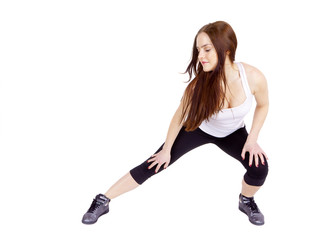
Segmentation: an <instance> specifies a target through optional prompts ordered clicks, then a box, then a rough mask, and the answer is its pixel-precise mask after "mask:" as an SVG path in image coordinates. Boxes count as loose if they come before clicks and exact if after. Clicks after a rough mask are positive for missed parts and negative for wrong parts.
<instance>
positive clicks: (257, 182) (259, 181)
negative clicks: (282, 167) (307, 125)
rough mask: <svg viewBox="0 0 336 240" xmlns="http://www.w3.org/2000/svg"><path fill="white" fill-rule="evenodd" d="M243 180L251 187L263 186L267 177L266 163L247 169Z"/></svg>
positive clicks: (253, 165)
mask: <svg viewBox="0 0 336 240" xmlns="http://www.w3.org/2000/svg"><path fill="white" fill-rule="evenodd" d="M246 170H247V171H246V174H245V176H244V179H245V181H246V183H247V184H249V185H253V186H261V185H263V184H264V182H265V180H266V177H267V175H268V162H267V161H266V160H265V163H264V164H259V165H258V167H257V166H255V164H252V166H251V167H250V166H249V167H247V169H246Z"/></svg>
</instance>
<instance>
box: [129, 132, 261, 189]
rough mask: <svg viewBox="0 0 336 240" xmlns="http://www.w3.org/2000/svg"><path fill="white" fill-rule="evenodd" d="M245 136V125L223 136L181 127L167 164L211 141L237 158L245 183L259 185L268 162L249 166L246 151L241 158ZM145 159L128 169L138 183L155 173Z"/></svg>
mask: <svg viewBox="0 0 336 240" xmlns="http://www.w3.org/2000/svg"><path fill="white" fill-rule="evenodd" d="M247 136H248V133H247V131H246V128H245V127H242V128H240V129H238V130H237V131H235V132H233V133H232V134H230V135H228V136H226V137H224V138H217V137H214V136H211V135H209V134H207V133H205V132H203V131H202V130H201V129H199V128H197V129H196V130H194V131H191V132H187V131H185V127H182V129H181V130H180V132H179V134H178V135H177V137H176V139H175V142H174V144H173V146H172V149H171V152H170V155H171V160H170V163H169V166H170V165H171V164H173V163H174V162H175V161H176V160H177V159H179V158H180V157H181V156H183V155H184V154H185V153H187V152H189V151H190V150H192V149H195V148H197V147H199V146H202V145H204V144H207V143H213V144H216V145H217V146H218V147H219V148H220V149H222V150H223V151H224V152H226V153H227V154H229V155H230V156H232V157H234V158H235V159H237V160H238V161H239V162H240V163H241V164H242V165H243V166H244V167H245V169H246V173H245V175H244V180H245V182H246V183H247V184H249V185H252V186H261V185H263V184H264V182H265V179H266V176H267V173H268V163H267V160H266V159H265V165H262V164H259V166H258V167H256V166H255V164H254V163H253V164H252V166H251V167H250V166H249V153H248V152H247V153H246V155H245V160H243V159H242V157H241V152H242V150H243V147H244V144H245V142H246V139H247ZM162 147H163V144H162V146H161V147H160V148H159V149H158V150H157V151H156V152H155V153H158V152H159V151H161V149H162ZM148 159H150V158H148ZM148 159H147V160H148ZM147 160H146V161H145V162H143V163H142V164H140V165H139V166H137V167H135V168H133V169H132V170H131V171H130V173H131V176H132V177H133V178H134V180H135V181H136V182H137V183H138V184H142V183H144V182H145V181H146V180H147V179H148V178H150V177H151V176H153V175H154V174H155V167H153V168H151V169H148V167H149V165H150V164H151V163H148V162H147ZM259 162H260V159H259ZM163 169H164V168H163V166H161V168H160V170H159V172H161V171H162V170H163Z"/></svg>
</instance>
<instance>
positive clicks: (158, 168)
mask: <svg viewBox="0 0 336 240" xmlns="http://www.w3.org/2000/svg"><path fill="white" fill-rule="evenodd" d="M161 166H162V163H158V165H157V166H156V169H155V173H157V172H158V171H159V170H160V167H161Z"/></svg>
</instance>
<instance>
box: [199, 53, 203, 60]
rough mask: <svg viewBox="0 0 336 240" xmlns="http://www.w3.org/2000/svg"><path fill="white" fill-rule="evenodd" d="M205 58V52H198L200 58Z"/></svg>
mask: <svg viewBox="0 0 336 240" xmlns="http://www.w3.org/2000/svg"><path fill="white" fill-rule="evenodd" d="M203 58H204V53H203V52H202V51H200V52H199V53H198V59H199V60H202V59H203Z"/></svg>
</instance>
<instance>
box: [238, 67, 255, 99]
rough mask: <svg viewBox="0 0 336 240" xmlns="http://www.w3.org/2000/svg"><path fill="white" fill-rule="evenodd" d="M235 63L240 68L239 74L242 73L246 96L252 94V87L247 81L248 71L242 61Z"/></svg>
mask: <svg viewBox="0 0 336 240" xmlns="http://www.w3.org/2000/svg"><path fill="white" fill-rule="evenodd" d="M235 63H236V64H237V66H238V69H239V74H240V78H241V80H242V83H243V87H244V91H245V94H246V97H249V96H252V93H251V89H250V87H249V84H248V82H247V77H246V72H245V69H244V66H243V64H242V63H240V62H235Z"/></svg>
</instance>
